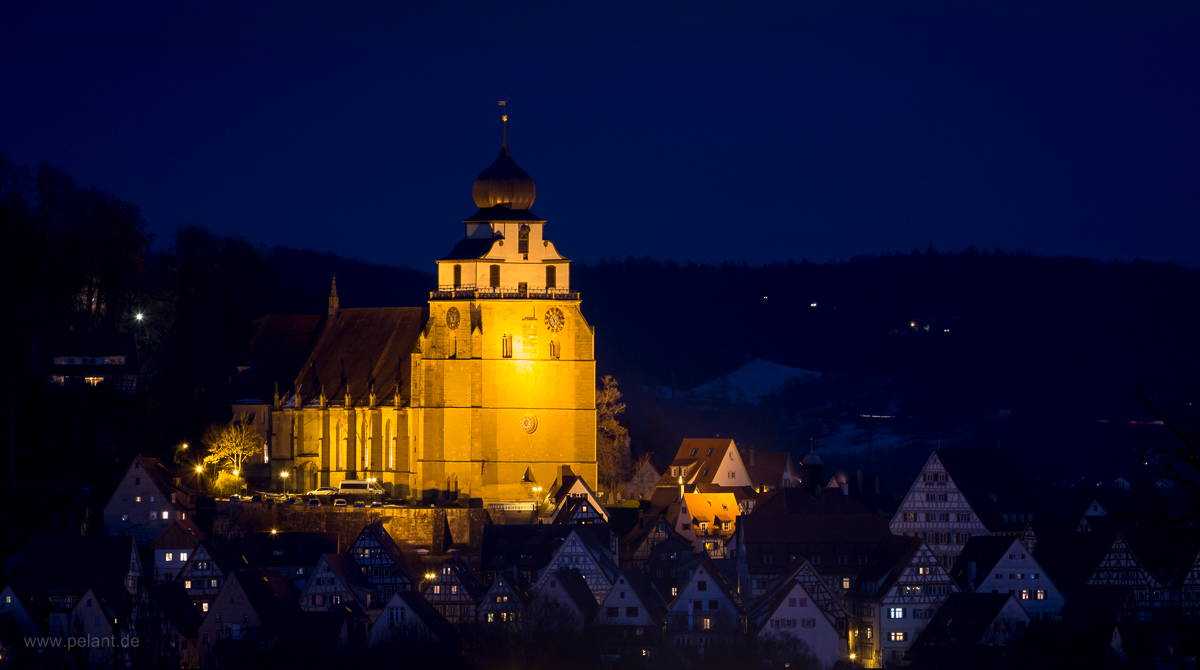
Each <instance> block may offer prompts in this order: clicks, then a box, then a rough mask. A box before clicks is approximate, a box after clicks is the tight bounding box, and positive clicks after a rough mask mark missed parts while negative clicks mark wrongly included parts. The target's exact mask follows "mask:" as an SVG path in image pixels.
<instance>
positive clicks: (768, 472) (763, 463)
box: [745, 449, 799, 486]
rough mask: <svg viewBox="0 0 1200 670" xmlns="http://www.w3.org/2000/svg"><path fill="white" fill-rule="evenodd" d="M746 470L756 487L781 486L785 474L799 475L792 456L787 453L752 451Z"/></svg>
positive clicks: (748, 456)
mask: <svg viewBox="0 0 1200 670" xmlns="http://www.w3.org/2000/svg"><path fill="white" fill-rule="evenodd" d="M745 460H746V470H747V471H749V472H750V481H752V482H754V485H755V486H763V485H767V486H779V485H780V484H781V483H782V482H783V475H784V473H785V472H792V473H797V472H799V471H798V470H796V466H795V464H794V463H792V455H791V454H789V453H787V452H786V451H758V450H757V449H751V450H750V453H749V454H748V455H747V457H746V459H745Z"/></svg>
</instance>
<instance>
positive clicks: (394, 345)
mask: <svg viewBox="0 0 1200 670" xmlns="http://www.w3.org/2000/svg"><path fill="white" fill-rule="evenodd" d="M424 327H425V309H424V308H422V307H376V308H369V309H368V308H357V309H341V310H338V311H337V312H336V313H335V314H334V315H333V316H332V317H330V318H328V319H326V321H325V327H324V328H323V329H322V330H321V334H320V335H319V336H318V338H317V343H316V345H314V346H313V349H312V352H311V353H310V354H309V356H308V360H306V361H305V362H304V365H303V366H302V368H301V369H300V371H299V373H298V374H297V376H296V382H295V387H296V388H298V389H299V390H300V397H301V400H302V402H303V403H304V404H306V405H308V404H312V403H314V402H317V400H318V398H319V397H320V394H321V390H322V389H324V392H325V397H326V400H327V401H328V402H329V403H331V404H336V405H340V404H342V403H343V402H344V396H345V393H346V390H347V388H348V389H349V390H350V399H351V402H352V403H353V404H355V405H366V404H367V402H368V399H369V396H370V391H371V387H372V385H374V388H375V393H376V399H377V401H378V402H379V403H380V404H389V403H391V402H392V397H393V393H394V391H395V389H396V387H397V385H399V389H400V393H401V398H400V401H401V403H402V404H407V403H408V401H409V398H408V387H409V384H408V379H409V376H410V370H409V365H408V359H409V355H410V354H411V353H412V351H413V348H414V347H415V346H416V343H417V339H418V338H419V337H420V335H421V331H422V329H423V328H424Z"/></svg>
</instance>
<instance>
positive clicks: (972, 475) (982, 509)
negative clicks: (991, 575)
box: [935, 449, 1033, 532]
mask: <svg viewBox="0 0 1200 670" xmlns="http://www.w3.org/2000/svg"><path fill="white" fill-rule="evenodd" d="M935 453H936V455H937V458H938V460H939V461H941V463H942V465H943V466H944V467H945V468H946V471H947V472H949V473H950V479H951V480H952V481H953V482H954V485H955V486H957V487H958V490H959V491H961V492H962V494H963V496H965V497H966V499H967V502H968V503H970V505H971V509H972V510H974V511H975V514H976V515H978V516H979V520H980V521H982V522H983V524H984V525H985V526H986V527H987V528H988V529H989V530H991V531H992V532H995V531H997V530H1000V529H1004V528H1012V527H1014V523H1013V522H1008V521H1005V520H1004V518H1003V514H1004V513H1013V512H1016V513H1031V512H1032V511H1033V504H1032V501H1031V500H1030V498H1029V496H1028V495H1027V491H1028V489H1027V488H1026V487H1025V484H1026V483H1027V482H1026V479H1025V477H1023V476H1022V475H1021V474H1020V473H1019V472H1017V470H1016V468H1014V467H1013V464H1012V463H1011V462H1010V461H1009V459H1008V457H1007V456H1006V455H1005V454H1004V453H1002V452H1000V451H998V450H995V449H939V450H937V451H936V452H935ZM1022 525H1023V522H1017V523H1016V524H1015V527H1017V528H1019V527H1021V526H1022Z"/></svg>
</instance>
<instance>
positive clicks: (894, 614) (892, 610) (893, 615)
mask: <svg viewBox="0 0 1200 670" xmlns="http://www.w3.org/2000/svg"><path fill="white" fill-rule="evenodd" d="M888 618H889V619H903V618H904V608H903V607H889V608H888Z"/></svg>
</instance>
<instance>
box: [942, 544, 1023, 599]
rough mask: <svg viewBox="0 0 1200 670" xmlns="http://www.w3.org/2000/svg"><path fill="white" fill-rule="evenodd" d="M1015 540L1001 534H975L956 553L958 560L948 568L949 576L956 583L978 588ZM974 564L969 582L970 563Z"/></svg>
mask: <svg viewBox="0 0 1200 670" xmlns="http://www.w3.org/2000/svg"><path fill="white" fill-rule="evenodd" d="M1016 541H1017V538H1015V537H1006V536H1002V535H976V536H975V537H972V538H971V539H970V541H968V542H967V544H966V546H965V547H963V551H962V553H961V554H959V555H958V561H956V562H955V563H954V567H953V568H951V569H950V576H951V577H953V578H954V581H956V582H958V585H959V586H961V587H963V588H965V589H968V590H971V591H974V590H975V589H977V588H979V585H980V584H982V583H983V580H985V579H987V576H988V575H989V574H991V572H992V568H994V567H995V566H996V563H997V562H999V560H1000V559H1002V558H1004V554H1005V552H1007V551H1008V549H1009V547H1011V546H1012V545H1013V543H1014V542H1016ZM972 563H974V564H975V581H974V582H973V583H971V582H970V579H969V577H970V574H971V567H970V566H971V564H972Z"/></svg>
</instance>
